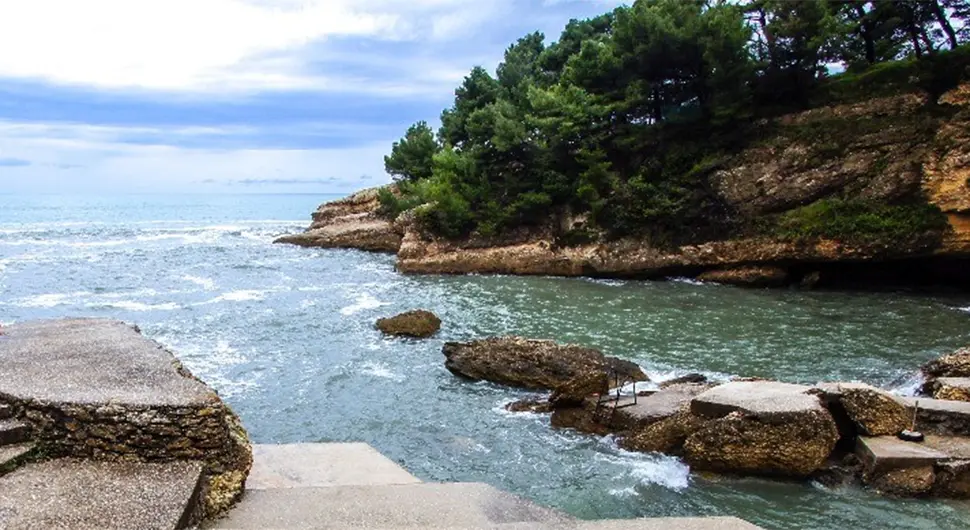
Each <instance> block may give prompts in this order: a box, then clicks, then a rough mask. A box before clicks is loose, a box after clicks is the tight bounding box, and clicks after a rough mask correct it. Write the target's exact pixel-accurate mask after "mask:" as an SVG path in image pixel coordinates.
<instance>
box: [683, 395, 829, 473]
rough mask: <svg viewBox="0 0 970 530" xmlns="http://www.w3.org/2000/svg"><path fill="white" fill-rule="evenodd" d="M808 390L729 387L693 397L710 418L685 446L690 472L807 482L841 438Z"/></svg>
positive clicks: (695, 407) (698, 412)
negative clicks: (745, 475)
mask: <svg viewBox="0 0 970 530" xmlns="http://www.w3.org/2000/svg"><path fill="white" fill-rule="evenodd" d="M810 392H811V389H810V388H809V387H804V386H800V385H790V384H786V383H772V382H752V383H742V382H733V383H727V384H725V385H721V386H718V387H715V388H713V389H711V390H708V391H707V392H705V393H703V394H701V395H699V396H697V397H695V398H694V399H693V400H692V401H691V406H690V411H691V413H692V414H694V415H695V416H699V417H702V418H708V419H710V420H711V421H708V422H707V423H705V424H704V425H703V426H702V427H701V428H700V429H699V430H697V432H695V433H693V434H691V435H690V436H689V437H688V438H687V440H686V441H685V442H684V457H685V459H686V460H687V462H688V463H689V464H690V465H691V467H693V468H695V469H699V470H709V471H718V472H726V473H740V474H757V475H775V476H791V477H807V476H809V475H811V474H812V473H813V472H815V471H816V470H817V469H819V468H820V467H821V466H822V464H823V463H824V462H825V460H826V459H827V458H828V457H829V455H830V454H831V453H832V450H833V449H834V448H835V444H836V442H837V441H838V439H839V433H838V429H837V428H836V425H835V421H834V420H833V418H832V415H831V414H830V413H829V411H828V410H826V409H825V407H823V406H822V403H821V402H820V401H819V399H818V397H816V396H814V395H812V394H811V393H810Z"/></svg>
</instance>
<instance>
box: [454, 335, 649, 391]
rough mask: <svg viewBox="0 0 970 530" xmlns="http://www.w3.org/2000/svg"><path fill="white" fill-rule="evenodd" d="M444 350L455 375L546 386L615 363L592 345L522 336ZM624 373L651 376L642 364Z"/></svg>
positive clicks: (552, 387)
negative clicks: (646, 372)
mask: <svg viewBox="0 0 970 530" xmlns="http://www.w3.org/2000/svg"><path fill="white" fill-rule="evenodd" d="M442 351H443V353H444V355H445V357H446V360H445V367H446V368H448V370H450V371H451V372H452V373H454V374H455V375H459V376H462V377H465V378H468V379H475V380H486V381H491V382H493V383H500V384H503V385H509V386H516V387H522V388H533V389H543V390H556V389H558V388H562V387H564V386H566V385H568V384H569V383H571V382H573V381H574V380H575V379H576V378H577V377H580V376H585V375H586V374H588V373H590V372H599V373H604V374H607V373H609V371H610V366H611V361H610V358H608V357H606V356H604V355H603V354H602V353H601V352H599V351H598V350H594V349H592V348H586V347H583V346H577V345H574V344H565V345H562V344H557V343H555V342H553V341H548V340H530V339H523V338H521V337H503V338H490V339H484V340H477V341H473V342H466V343H460V342H448V343H445V345H444V348H443V349H442ZM613 365H614V366H618V364H617V363H616V362H614V363H613ZM623 375H624V376H627V377H628V378H630V379H632V380H634V381H645V380H647V376H646V374H644V373H643V371H642V370H640V368H639V367H635V370H632V371H631V372H629V373H625V374H623ZM604 391H605V389H604Z"/></svg>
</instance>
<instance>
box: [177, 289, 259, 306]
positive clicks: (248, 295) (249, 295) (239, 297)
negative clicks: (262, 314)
mask: <svg viewBox="0 0 970 530" xmlns="http://www.w3.org/2000/svg"><path fill="white" fill-rule="evenodd" d="M269 292H271V291H268V290H263V291H258V290H247V289H240V290H237V291H229V292H228V293H225V294H221V295H219V296H217V297H215V298H213V299H212V300H208V301H206V302H200V303H198V304H195V305H208V304H218V303H219V302H254V301H259V300H265V299H266V294H267V293H269Z"/></svg>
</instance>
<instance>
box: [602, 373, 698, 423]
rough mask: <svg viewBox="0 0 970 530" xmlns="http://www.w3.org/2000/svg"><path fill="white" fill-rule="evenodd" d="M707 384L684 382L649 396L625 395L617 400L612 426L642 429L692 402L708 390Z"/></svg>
mask: <svg viewBox="0 0 970 530" xmlns="http://www.w3.org/2000/svg"><path fill="white" fill-rule="evenodd" d="M707 389H708V387H707V386H706V385H699V384H691V383H684V384H678V385H671V386H669V387H667V388H664V389H662V390H659V391H657V392H655V393H653V394H651V395H649V396H640V397H638V398H636V403H634V399H633V398H632V397H624V398H622V399H620V401H619V402H617V407H618V408H617V409H616V412H615V413H614V414H613V424H612V427H613V428H615V429H617V430H633V429H640V428H643V427H646V426H648V425H651V424H653V423H656V422H658V421H660V420H663V419H666V418H669V417H671V416H673V415H674V414H676V413H677V412H679V411H681V410H682V409H684V408H685V407H687V406H688V405H689V404H690V401H691V399H693V398H694V397H695V396H697V395H698V394H701V393H703V392H704V391H706V390H707Z"/></svg>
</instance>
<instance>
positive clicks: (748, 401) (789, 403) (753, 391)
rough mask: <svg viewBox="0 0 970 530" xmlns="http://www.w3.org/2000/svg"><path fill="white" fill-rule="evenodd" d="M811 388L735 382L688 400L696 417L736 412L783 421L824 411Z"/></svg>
mask: <svg viewBox="0 0 970 530" xmlns="http://www.w3.org/2000/svg"><path fill="white" fill-rule="evenodd" d="M809 391H811V388H810V387H807V386H802V385H793V384H789V383H777V382H774V381H735V382H731V383H726V384H723V385H720V386H716V387H714V388H712V389H710V390H708V391H706V392H704V393H702V394H700V395H698V396H697V397H695V398H694V399H693V400H691V404H690V410H691V412H693V413H694V414H696V415H698V416H704V417H708V418H720V417H724V416H727V415H728V414H730V413H732V412H735V411H742V412H745V413H746V414H750V415H753V416H757V417H758V418H761V419H763V420H771V419H773V418H779V419H784V417H785V416H787V415H790V414H792V413H798V414H801V413H804V412H808V411H812V410H818V411H823V410H825V409H824V407H823V406H822V404H821V402H820V401H819V399H818V397H816V396H814V395H812V394H808V393H807V392H809Z"/></svg>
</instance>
